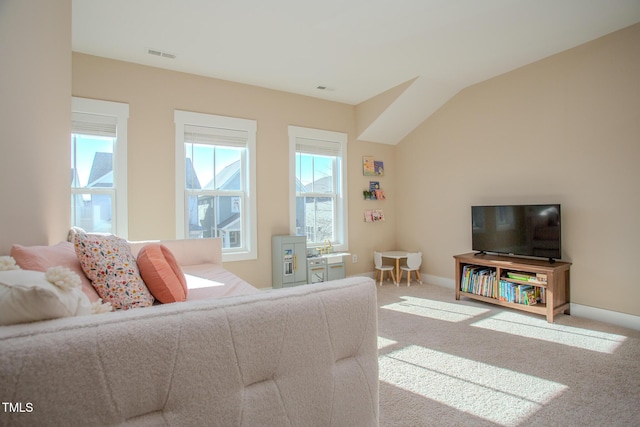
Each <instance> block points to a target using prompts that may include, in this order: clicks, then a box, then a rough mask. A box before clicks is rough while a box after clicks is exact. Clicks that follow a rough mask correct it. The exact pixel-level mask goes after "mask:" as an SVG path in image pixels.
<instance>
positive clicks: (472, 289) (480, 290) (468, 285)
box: [460, 265, 498, 298]
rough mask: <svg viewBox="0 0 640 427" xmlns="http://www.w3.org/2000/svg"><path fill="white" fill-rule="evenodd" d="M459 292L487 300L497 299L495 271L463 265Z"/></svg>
mask: <svg viewBox="0 0 640 427" xmlns="http://www.w3.org/2000/svg"><path fill="white" fill-rule="evenodd" d="M460 290H461V291H462V292H468V293H472V294H476V295H482V296H485V297H489V298H497V294H498V286H497V280H496V270H494V269H492V268H486V267H478V266H472V265H465V266H464V267H463V269H462V278H461V279H460Z"/></svg>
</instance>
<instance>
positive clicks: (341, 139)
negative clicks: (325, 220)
mask: <svg viewBox="0 0 640 427" xmlns="http://www.w3.org/2000/svg"><path fill="white" fill-rule="evenodd" d="M298 138H300V139H305V140H316V141H318V142H319V143H322V142H323V141H325V142H332V143H338V144H340V167H339V173H340V177H339V181H338V182H339V184H340V185H339V188H338V195H337V206H336V207H337V212H336V213H335V217H336V218H337V224H336V239H337V240H336V241H335V242H331V244H332V245H333V248H334V250H335V251H347V250H349V209H348V207H349V203H348V200H349V199H348V195H347V188H348V186H347V142H348V135H347V134H346V133H343V132H335V131H328V130H321V129H313V128H306V127H300V126H292V125H290V126H289V232H290V233H291V234H296V142H297V140H298ZM309 247H316V246H315V245H309Z"/></svg>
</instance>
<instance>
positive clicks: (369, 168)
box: [362, 156, 376, 176]
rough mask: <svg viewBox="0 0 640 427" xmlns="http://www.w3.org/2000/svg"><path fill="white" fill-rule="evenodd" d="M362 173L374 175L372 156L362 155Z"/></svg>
mask: <svg viewBox="0 0 640 427" xmlns="http://www.w3.org/2000/svg"><path fill="white" fill-rule="evenodd" d="M362 173H363V174H364V176H374V175H375V174H376V168H375V162H374V160H373V156H363V157H362Z"/></svg>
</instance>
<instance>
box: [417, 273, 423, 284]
mask: <svg viewBox="0 0 640 427" xmlns="http://www.w3.org/2000/svg"><path fill="white" fill-rule="evenodd" d="M416 278H417V279H418V283H420V284H421V285H422V277H420V270H416Z"/></svg>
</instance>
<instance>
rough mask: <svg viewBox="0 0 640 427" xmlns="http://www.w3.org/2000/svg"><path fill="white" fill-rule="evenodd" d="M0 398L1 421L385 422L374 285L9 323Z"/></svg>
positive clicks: (359, 280)
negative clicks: (380, 406) (380, 408)
mask: <svg viewBox="0 0 640 427" xmlns="http://www.w3.org/2000/svg"><path fill="white" fill-rule="evenodd" d="M179 244H180V243H176V245H179ZM188 246H190V245H188ZM134 247H135V245H134ZM171 249H172V251H175V253H174V255H175V256H176V259H177V260H178V262H180V263H182V262H184V263H185V264H187V265H185V266H184V271H185V272H188V271H189V270H190V269H189V265H188V264H189V263H190V262H191V261H188V260H187V259H189V260H192V261H193V260H196V261H197V262H195V263H192V264H191V265H200V266H202V265H205V264H208V263H207V262H204V263H203V262H200V261H202V259H200V260H198V258H197V257H200V256H202V255H203V254H202V252H201V251H198V250H195V251H194V252H193V253H191V254H190V255H189V251H191V249H193V247H187V248H182V250H180V249H176V247H175V246H173V247H172V248H171ZM134 251H135V249H134ZM183 255H184V256H183ZM207 256H208V255H207ZM185 257H186V258H185ZM205 257H206V256H205ZM198 268H203V269H204V268H205V267H198ZM221 274H231V273H229V272H227V271H226V270H225V271H222V272H221ZM249 286H250V285H249ZM222 288H224V286H222ZM222 288H221V289H222ZM247 289H248V288H247ZM254 289H255V288H254ZM189 292H190V293H191V292H192V290H191V289H190V290H189ZM0 400H1V401H2V402H3V410H0V425H2V426H5V425H7V426H14V425H15V426H35V425H37V426H46V425H52V426H59V425H65V426H73V425H78V426H87V425H91V426H103V425H127V426H158V425H169V426H174V425H175V426H325V425H332V426H375V425H377V424H378V361H377V304H376V289H375V283H374V282H373V280H371V279H370V278H364V277H354V278H347V279H342V280H337V281H332V282H326V283H323V284H315V285H308V286H298V287H294V288H287V289H277V290H270V291H257V292H250V293H248V294H245V295H238V296H232V297H228V298H208V299H198V300H192V301H186V302H182V303H174V304H164V305H156V306H153V307H147V308H138V309H133V310H128V311H119V312H112V313H103V314H97V315H91V316H79V317H68V318H61V319H54V320H47V321H41V322H34V323H29V324H18V325H12V326H3V327H0Z"/></svg>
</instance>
